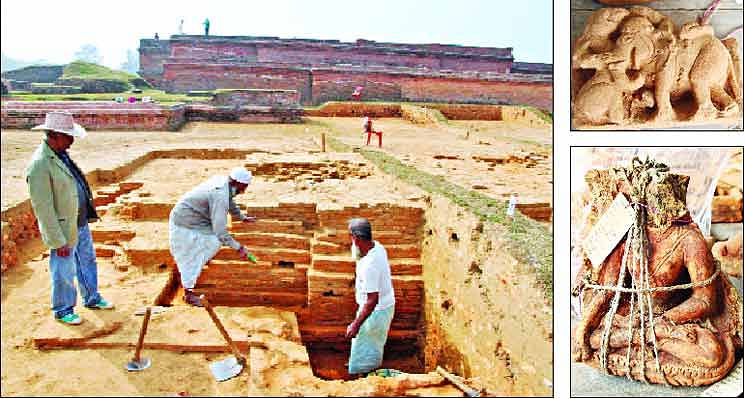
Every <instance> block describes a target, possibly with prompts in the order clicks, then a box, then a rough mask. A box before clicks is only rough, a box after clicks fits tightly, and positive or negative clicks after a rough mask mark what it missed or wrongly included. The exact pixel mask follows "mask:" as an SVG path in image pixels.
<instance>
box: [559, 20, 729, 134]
mask: <svg viewBox="0 0 745 399" xmlns="http://www.w3.org/2000/svg"><path fill="white" fill-rule="evenodd" d="M739 65H740V58H739V55H738V50H737V42H736V40H735V39H732V38H730V39H725V40H720V39H718V38H717V37H716V36H715V35H714V30H713V28H712V27H711V26H710V25H701V24H700V23H698V22H688V23H685V24H683V25H682V26H681V27H680V28H679V29H678V28H676V27H675V25H674V24H673V23H672V21H671V20H670V18H668V17H667V16H665V15H663V14H662V13H660V12H658V11H656V10H654V9H651V8H649V7H632V8H629V9H625V8H602V9H599V10H597V11H595V12H594V13H593V14H591V15H590V17H589V18H588V20H587V25H586V26H585V30H584V31H583V33H582V35H581V36H580V37H579V38H578V39H577V41H576V43H575V46H574V50H573V53H572V96H573V98H572V113H573V115H572V117H573V122H574V123H575V125H577V126H588V125H589V126H604V125H628V124H655V123H668V122H681V121H709V120H716V119H718V118H733V117H737V116H738V115H739V114H740V113H741V112H742V89H741V87H742V84H741V77H740V76H739V71H740V68H739Z"/></svg>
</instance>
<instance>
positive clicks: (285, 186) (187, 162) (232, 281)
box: [92, 153, 424, 379]
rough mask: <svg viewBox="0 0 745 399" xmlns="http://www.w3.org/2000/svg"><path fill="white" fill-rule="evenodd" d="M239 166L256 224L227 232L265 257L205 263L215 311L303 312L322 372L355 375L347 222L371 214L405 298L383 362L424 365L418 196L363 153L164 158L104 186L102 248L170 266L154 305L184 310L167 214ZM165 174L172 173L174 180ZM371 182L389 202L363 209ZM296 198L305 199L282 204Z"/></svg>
mask: <svg viewBox="0 0 745 399" xmlns="http://www.w3.org/2000/svg"><path fill="white" fill-rule="evenodd" d="M238 165H243V166H245V167H246V168H247V169H249V170H252V172H253V174H254V179H253V181H252V184H251V185H250V186H249V189H248V190H247V193H245V194H243V195H240V196H238V197H236V202H237V203H238V204H240V205H239V206H240V207H241V208H243V209H242V210H243V212H245V213H246V214H247V215H251V216H256V217H257V218H258V221H257V222H256V223H252V224H244V223H231V224H230V226H229V230H230V232H231V234H232V235H233V236H234V237H235V238H236V240H238V241H239V242H240V243H241V244H243V245H245V246H247V247H248V248H249V250H250V251H251V252H252V253H253V254H254V255H256V256H257V257H258V259H259V261H258V263H257V264H253V263H250V262H248V261H243V260H240V259H239V257H238V255H237V253H235V251H233V250H230V249H229V248H221V249H220V251H219V252H218V253H217V255H216V256H215V257H214V258H213V259H212V260H211V261H210V262H209V263H208V264H207V266H206V267H205V268H204V270H203V272H202V274H201V275H200V277H199V279H198V281H197V284H196V286H195V288H194V291H195V292H196V293H197V294H205V295H206V296H207V297H208V298H210V301H211V303H213V304H214V305H216V306H229V307H236V308H246V307H252V306H267V307H271V308H274V309H278V310H283V311H290V312H293V313H294V314H295V315H296V316H297V323H298V326H299V329H298V332H299V334H300V336H301V337H302V342H303V344H304V345H305V346H306V347H307V348H308V356H309V358H310V365H311V366H312V368H313V371H314V374H315V375H317V376H319V377H321V378H324V379H347V378H348V377H349V376H348V374H347V371H346V369H347V368H346V366H345V363H346V361H347V359H348V354H349V347H350V346H349V341H348V340H346V339H345V338H344V334H345V331H346V327H347V325H348V324H349V323H350V322H351V321H352V320H353V318H354V315H355V311H356V308H357V305H356V304H355V302H354V288H353V286H354V262H353V260H352V258H351V252H350V249H349V245H350V242H349V237H348V233H347V221H348V220H349V219H351V218H353V217H366V218H368V219H369V220H370V221H371V223H372V225H373V229H374V231H373V233H374V238H375V239H376V240H377V241H379V242H380V243H381V244H383V245H384V246H385V247H386V249H387V252H388V257H389V261H390V264H391V269H392V274H393V280H394V287H395V294H396V298H397V308H396V317H395V318H394V322H393V324H392V326H391V332H390V338H389V340H388V344H387V348H386V358H385V361H384V363H383V367H387V368H395V369H398V370H401V371H404V372H410V373H421V372H423V371H424V365H423V355H422V351H421V349H420V348H421V344H422V342H423V340H422V338H423V334H422V332H421V331H420V329H421V325H422V301H423V290H424V284H423V280H422V265H421V260H420V257H421V248H420V246H421V229H422V226H423V223H424V218H423V214H424V211H423V208H422V205H421V204H420V203H419V202H420V201H414V200H408V199H406V197H405V196H403V195H401V194H399V193H397V192H395V191H393V190H388V191H389V192H387V193H384V192H385V191H386V190H385V188H384V187H386V186H387V185H388V183H387V182H386V179H387V177H384V176H381V175H380V173H377V174H376V173H375V168H374V167H373V166H372V165H370V164H369V163H368V162H367V161H366V160H365V159H364V158H362V157H361V156H359V155H358V154H310V153H290V154H279V155H278V154H267V153H254V154H248V155H246V157H245V159H241V160H237V159H179V158H167V159H154V160H152V161H149V162H147V163H146V164H144V165H143V166H142V167H140V168H138V169H137V170H135V171H133V173H132V174H131V175H130V176H128V177H127V179H126V180H125V181H124V182H121V183H118V184H114V185H112V186H111V187H107V188H103V189H99V190H98V191H97V193H98V194H99V195H100V197H101V198H103V199H101V200H100V203H101V207H102V210H104V211H105V216H104V218H103V220H102V221H101V222H99V223H95V224H94V225H92V235H93V239H94V242H95V246H96V249H97V252H98V253H99V254H101V255H102V257H103V258H106V257H110V258H111V259H112V262H113V263H114V265H115V266H116V267H117V268H118V269H119V270H127V269H128V268H137V269H141V270H143V271H147V272H155V273H159V272H160V273H169V277H168V279H167V281H166V284H165V286H164V287H163V289H162V290H161V291H160V292H159V293H157V295H156V298H155V303H156V304H157V305H161V306H172V305H184V303H183V300H182V299H181V298H182V296H183V290H182V289H181V288H180V281H179V277H178V274H177V269H176V268H175V263H174V261H173V259H172V257H171V254H170V251H169V241H168V214H169V212H170V210H171V208H172V207H173V206H174V205H175V203H176V201H177V200H178V198H179V196H180V195H182V194H183V193H184V192H186V191H188V190H189V189H191V187H192V186H194V185H195V184H198V182H201V181H204V180H206V179H208V178H209V177H211V176H213V175H216V174H225V173H226V172H227V171H229V170H230V169H231V168H232V167H235V166H238ZM163 171H170V172H169V173H168V177H167V178H166V179H164V178H163ZM303 182H305V183H307V185H305V186H304V185H302V183H303ZM298 183H300V185H299V184H298ZM363 185H366V186H367V188H366V189H365V191H367V192H369V191H370V190H371V189H373V188H374V190H375V192H376V199H379V198H381V197H384V198H388V199H389V200H390V201H391V203H376V204H368V203H356V204H355V202H356V201H357V200H356V199H355V198H354V197H352V198H349V197H350V196H349V195H348V192H349V191H352V192H354V191H355V190H357V191H361V190H363ZM120 187H124V188H126V190H125V189H122V188H120ZM409 190H410V195H408V196H409V197H416V195H415V194H416V192H415V190H413V189H409ZM382 192H383V194H386V195H380V194H381V193H382ZM288 194H289V195H290V196H292V197H293V198H294V199H295V201H297V202H292V203H289V202H282V201H283V196H288ZM298 197H300V198H298ZM274 201H278V202H274Z"/></svg>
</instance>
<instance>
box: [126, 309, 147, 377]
mask: <svg viewBox="0 0 745 399" xmlns="http://www.w3.org/2000/svg"><path fill="white" fill-rule="evenodd" d="M151 313H152V311H151V309H150V306H148V307H147V308H146V309H145V318H144V319H143V320H142V328H140V337H139V338H138V339H137V347H136V348H135V356H134V357H133V358H132V360H130V361H129V362H127V366H126V367H127V370H129V371H142V370H145V369H146V368H148V367H150V364H151V362H150V359H148V358H146V357H140V353H141V352H142V344H143V343H144V342H145V333H146V332H147V325H148V323H149V322H150V314H151Z"/></svg>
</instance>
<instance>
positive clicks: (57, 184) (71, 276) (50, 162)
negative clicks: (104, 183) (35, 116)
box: [26, 112, 114, 324]
mask: <svg viewBox="0 0 745 399" xmlns="http://www.w3.org/2000/svg"><path fill="white" fill-rule="evenodd" d="M32 130H44V131H45V132H46V138H45V139H44V142H42V143H41V145H39V147H38V148H37V149H36V151H35V152H34V155H33V157H32V159H31V163H30V165H29V166H28V169H27V170H26V183H27V184H28V189H29V195H30V197H31V206H32V207H33V209H34V214H35V215H36V220H37V221H38V224H39V231H40V232H41V239H42V241H44V244H45V245H46V246H47V247H49V248H50V256H49V274H50V277H51V279H52V295H51V296H52V311H53V313H54V317H55V318H56V319H57V320H59V321H60V322H62V323H65V324H80V323H82V321H83V320H82V319H81V318H80V316H79V315H77V314H76V313H75V311H74V308H75V304H76V302H77V292H76V289H75V281H74V280H75V278H76V277H77V279H78V288H79V289H80V295H81V296H82V297H83V303H84V304H85V306H86V307H88V308H91V309H112V308H113V307H114V305H112V304H111V303H110V302H108V301H106V300H105V299H103V298H102V297H101V294H100V293H99V292H98V266H97V264H96V250H95V249H94V248H93V238H92V237H91V231H90V228H89V227H88V222H90V221H95V220H98V215H97V214H96V208H95V207H94V206H93V195H92V194H91V189H90V186H89V185H88V181H86V179H85V175H83V172H82V171H81V170H80V168H79V167H78V166H77V165H76V164H75V162H74V161H73V160H72V159H71V158H70V155H69V154H68V153H67V150H68V149H69V148H70V146H71V145H72V144H73V142H74V141H75V138H76V137H79V138H83V137H85V129H84V128H83V127H82V126H80V125H78V124H77V123H75V121H74V119H73V116H72V114H70V113H66V112H50V113H48V114H47V115H46V118H45V121H44V124H43V125H39V126H36V127H34V128H33V129H32Z"/></svg>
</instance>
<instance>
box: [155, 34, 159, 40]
mask: <svg viewBox="0 0 745 399" xmlns="http://www.w3.org/2000/svg"><path fill="white" fill-rule="evenodd" d="M155 40H160V36H158V32H155Z"/></svg>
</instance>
